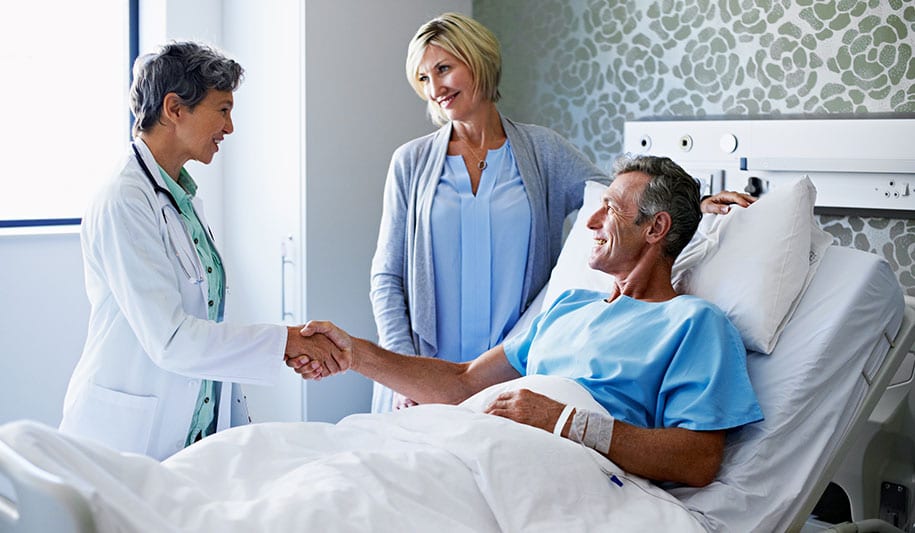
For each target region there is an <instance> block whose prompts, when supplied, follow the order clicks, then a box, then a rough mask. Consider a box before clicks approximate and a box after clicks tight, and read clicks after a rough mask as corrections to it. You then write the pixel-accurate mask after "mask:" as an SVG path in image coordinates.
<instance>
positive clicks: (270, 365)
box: [50, 139, 286, 459]
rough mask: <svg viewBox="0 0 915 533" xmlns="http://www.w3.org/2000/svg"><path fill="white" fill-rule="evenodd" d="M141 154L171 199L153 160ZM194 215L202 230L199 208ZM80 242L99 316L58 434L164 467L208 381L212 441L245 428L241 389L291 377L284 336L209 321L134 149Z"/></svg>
mask: <svg viewBox="0 0 915 533" xmlns="http://www.w3.org/2000/svg"><path fill="white" fill-rule="evenodd" d="M135 143H136V146H137V148H138V149H139V151H140V154H141V155H142V156H143V160H144V161H145V163H146V166H147V167H148V168H149V169H150V170H151V173H152V175H153V178H154V179H155V180H156V181H157V182H158V183H159V185H160V186H162V187H165V183H163V182H162V177H161V176H160V175H159V172H158V166H157V164H156V161H155V159H154V158H153V156H152V153H151V152H150V151H149V148H147V146H146V145H145V144H144V143H143V141H142V140H139V139H138V140H136V141H135ZM194 207H195V209H196V211H197V214H198V216H199V217H200V219H201V222H202V223H203V225H204V227H207V224H206V221H205V220H204V216H203V211H202V205H201V203H200V200H199V199H198V198H195V199H194ZM81 242H82V251H83V262H84V266H85V277H86V292H87V295H88V297H89V302H90V304H91V306H92V311H91V314H90V317H89V331H88V338H87V339H86V344H85V347H84V348H83V353H82V357H81V358H80V360H79V363H78V364H77V365H76V369H75V370H74V371H73V376H72V377H71V379H70V385H69V387H68V389H67V395H66V398H65V400H64V408H63V420H62V421H61V424H60V430H61V431H63V432H65V433H69V434H74V435H81V436H84V437H88V438H90V439H94V440H96V441H99V442H102V443H104V444H106V445H108V446H110V447H113V448H115V449H118V450H122V451H129V452H136V453H143V454H146V455H149V456H151V457H154V458H156V459H164V458H166V457H168V456H170V455H172V454H173V453H175V452H177V451H178V450H180V449H182V448H183V447H184V442H185V439H186V438H187V434H188V431H189V429H190V424H191V417H192V416H193V412H194V407H195V403H196V400H197V395H198V393H199V391H200V380H202V379H211V380H215V381H221V382H223V385H222V391H221V395H220V401H219V414H218V428H217V430H222V429H225V428H227V427H229V426H230V425H232V426H235V425H241V424H245V423H248V422H249V420H250V419H249V418H248V408H247V404H246V400H245V398H244V396H243V395H242V393H241V389H240V387H239V385H238V383H250V384H257V385H269V384H272V383H273V382H274V381H275V379H276V378H277V377H278V374H279V373H280V372H282V371H283V370H282V369H284V368H285V365H284V363H283V353H284V351H285V346H286V328H285V326H279V325H243V326H242V325H232V324H229V323H226V322H222V323H216V322H213V321H211V320H207V302H208V300H209V298H208V296H207V291H208V288H207V283H206V281H205V275H204V274H203V266H202V265H201V263H200V260H199V258H198V256H197V252H196V249H195V248H194V245H193V243H192V242H191V237H190V233H189V232H188V231H187V229H186V228H185V226H184V222H183V220H182V217H181V215H180V214H179V213H178V212H177V211H176V210H175V208H174V207H172V205H171V203H170V202H169V200H168V198H167V197H166V196H165V195H164V194H161V193H160V194H157V193H156V192H155V190H154V189H153V187H152V185H151V184H150V183H149V180H148V179H147V177H146V175H145V174H144V173H143V170H142V169H141V167H140V165H139V164H138V162H137V160H136V157H135V156H134V153H133V149H129V155H128V157H127V159H126V161H125V163H124V165H123V167H122V170H121V171H120V172H119V173H118V175H117V176H116V177H115V179H114V180H112V181H111V182H110V183H108V184H107V185H106V186H105V187H104V188H103V190H102V191H101V192H100V194H99V195H98V196H97V197H96V198H95V199H94V201H93V203H92V204H91V206H90V207H89V209H88V211H87V213H86V215H85V217H84V218H83V223H82V229H81ZM50 327H51V329H53V324H51V325H50Z"/></svg>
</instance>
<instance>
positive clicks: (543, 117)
mask: <svg viewBox="0 0 915 533" xmlns="http://www.w3.org/2000/svg"><path fill="white" fill-rule="evenodd" d="M473 14H474V17H475V18H477V19H478V20H479V21H480V22H482V23H483V24H485V25H486V26H487V27H488V28H490V29H491V30H492V31H493V32H494V33H495V34H496V36H497V37H498V38H499V40H500V42H501V43H502V53H503V77H502V84H501V92H502V95H503V100H502V102H500V109H501V110H502V111H503V112H504V113H505V114H507V115H508V116H510V117H512V118H514V119H516V120H520V121H523V122H533V123H536V124H542V125H544V126H548V127H551V128H553V129H555V130H556V131H558V132H559V133H561V134H563V135H565V136H566V137H568V138H569V140H571V141H572V142H573V143H574V144H576V145H577V146H578V147H579V148H580V149H581V150H582V151H584V152H585V153H586V154H587V155H588V156H589V157H591V158H592V160H594V161H595V162H596V163H597V164H598V165H600V166H602V167H604V168H609V167H610V164H611V162H612V161H613V159H614V157H615V156H616V155H617V154H618V153H619V152H620V150H621V149H622V145H623V123H624V122H625V121H626V120H636V119H641V118H655V117H689V118H701V117H715V118H721V117H728V118H731V117H745V118H772V117H773V116H778V115H783V116H789V115H790V116H792V117H793V116H799V115H803V116H812V115H813V116H820V115H842V116H857V115H871V116H873V115H874V114H879V116H896V115H908V116H911V114H912V113H915V57H913V47H915V0H572V1H570V0H475V1H474V3H473ZM913 156H915V141H913ZM820 222H821V224H823V227H824V228H825V229H826V230H827V231H828V232H829V233H831V234H832V235H833V236H834V237H835V241H836V243H837V244H840V245H842V246H852V247H855V248H859V249H863V250H867V251H870V252H874V253H876V254H878V255H881V256H883V257H885V258H886V259H887V260H888V261H889V262H890V264H891V265H892V267H893V268H894V269H895V271H896V273H897V274H898V277H899V281H900V282H901V283H902V285H903V287H904V288H905V290H906V292H907V293H908V294H910V295H913V296H915V262H913V255H915V220H913V219H887V218H874V217H856V216H849V217H834V216H821V217H820Z"/></svg>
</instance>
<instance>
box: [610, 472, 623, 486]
mask: <svg viewBox="0 0 915 533" xmlns="http://www.w3.org/2000/svg"><path fill="white" fill-rule="evenodd" d="M610 481H612V482H614V483H616V484H617V485H619V486H620V487H622V486H623V482H622V481H620V478H618V477H616V474H610Z"/></svg>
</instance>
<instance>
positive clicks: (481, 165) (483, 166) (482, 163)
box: [461, 137, 489, 171]
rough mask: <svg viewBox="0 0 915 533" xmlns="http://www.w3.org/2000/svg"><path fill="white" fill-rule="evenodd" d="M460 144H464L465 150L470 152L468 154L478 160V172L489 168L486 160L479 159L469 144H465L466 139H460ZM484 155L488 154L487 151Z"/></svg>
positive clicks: (483, 158)
mask: <svg viewBox="0 0 915 533" xmlns="http://www.w3.org/2000/svg"><path fill="white" fill-rule="evenodd" d="M461 142H462V143H464V146H466V147H467V149H468V150H470V153H471V154H473V156H474V157H475V158H477V159H478V160H479V163H477V168H478V169H480V171H483V170H486V167H487V166H489V165H488V164H487V163H486V158H485V157H480V155H479V154H478V153H477V152H476V151H475V150H474V149H473V147H472V146H470V143H469V142H467V139H465V138H463V137H462V138H461ZM486 153H487V155H488V154H489V150H487V151H486Z"/></svg>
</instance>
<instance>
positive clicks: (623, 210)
mask: <svg viewBox="0 0 915 533" xmlns="http://www.w3.org/2000/svg"><path fill="white" fill-rule="evenodd" d="M649 179H650V178H649V177H648V175H647V174H644V173H642V172H627V173H624V174H620V175H618V176H617V177H616V178H615V179H614V180H613V183H612V184H610V186H609V187H607V190H605V191H604V194H603V197H602V198H601V206H600V207H599V208H598V209H597V211H595V212H594V214H592V215H591V218H589V219H588V229H590V230H592V231H593V232H594V247H593V248H592V249H591V257H590V258H589V260H588V265H590V266H591V268H593V269H595V270H600V271H602V272H606V273H608V274H613V275H616V274H617V273H621V272H629V271H631V270H632V269H633V268H634V267H635V265H636V264H637V263H638V260H639V258H640V257H641V255H642V251H643V250H644V248H645V246H646V239H645V233H646V232H647V231H648V229H649V226H650V225H649V224H642V225H641V226H640V225H637V224H636V223H635V220H636V218H638V215H639V198H640V197H641V195H642V191H643V190H644V189H645V185H647V184H648V181H649Z"/></svg>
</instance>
